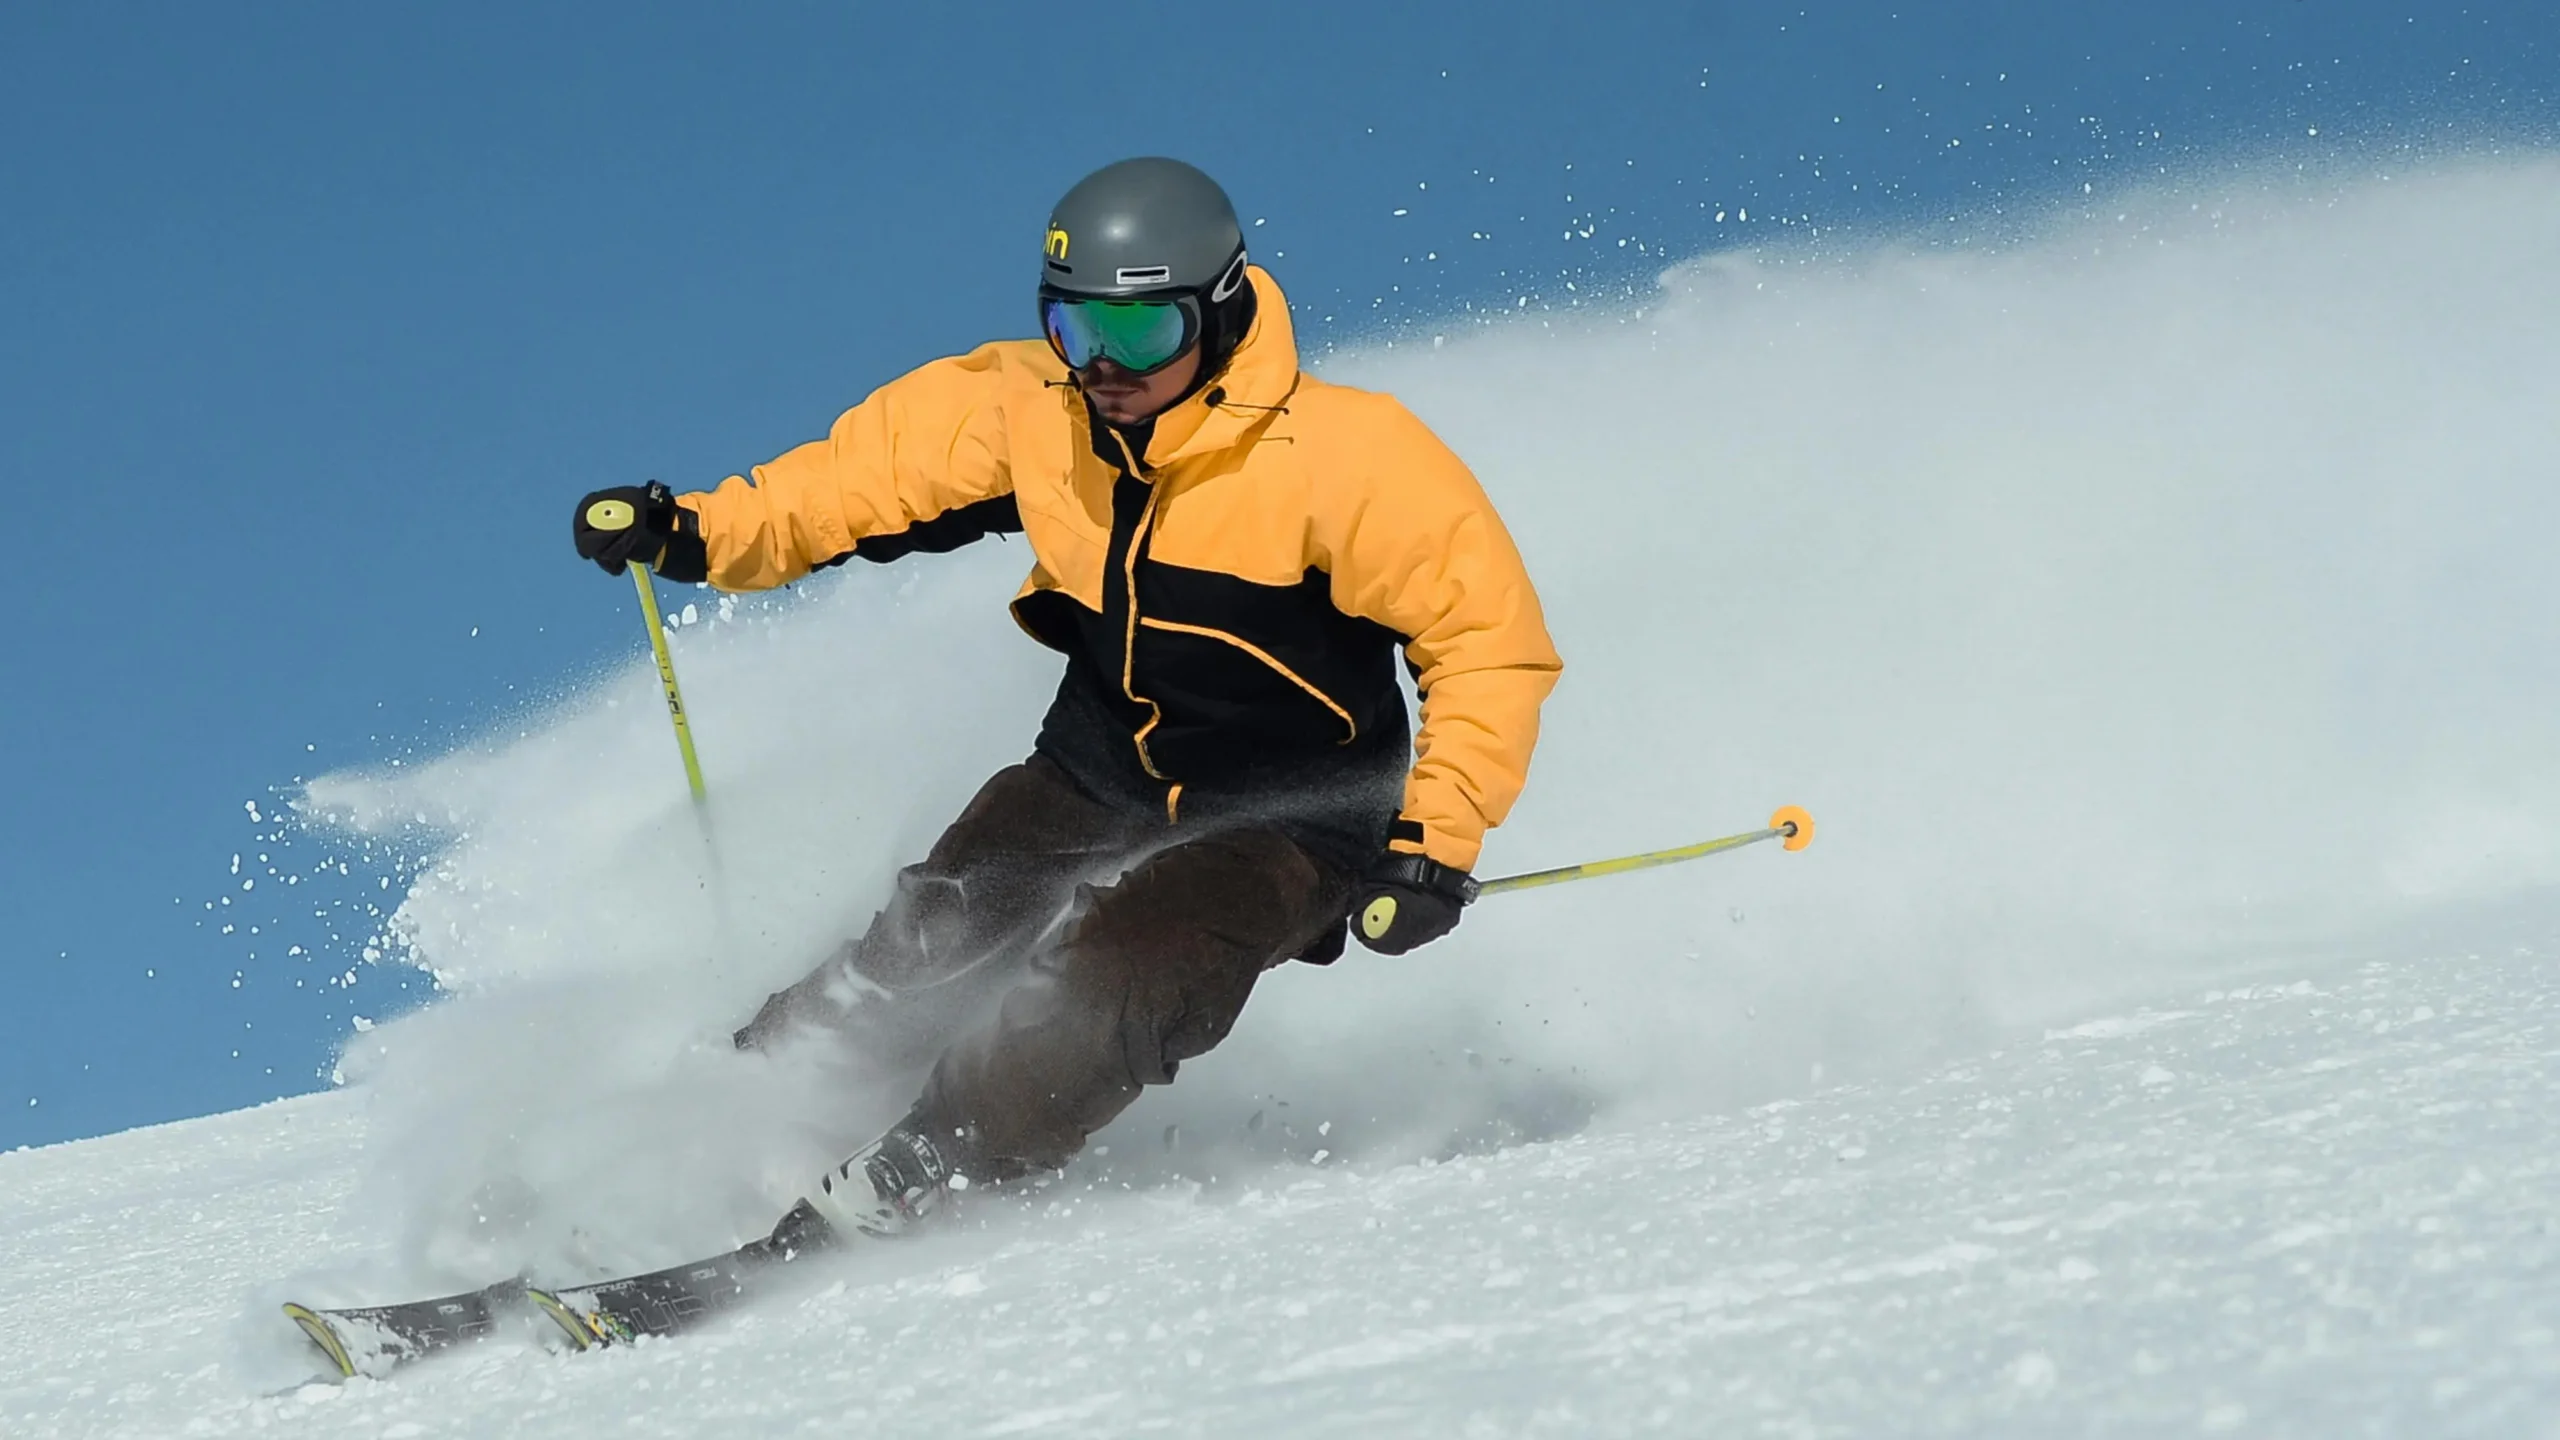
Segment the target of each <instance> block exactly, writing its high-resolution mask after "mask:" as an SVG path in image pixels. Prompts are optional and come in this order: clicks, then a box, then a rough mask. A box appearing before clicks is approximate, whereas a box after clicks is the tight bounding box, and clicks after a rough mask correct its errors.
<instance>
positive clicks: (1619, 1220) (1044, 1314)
mask: <svg viewBox="0 0 2560 1440" xmlns="http://www.w3.org/2000/svg"><path fill="white" fill-rule="evenodd" d="M2296 973H2297V976H2298V978H2292V979H2288V980H2280V981H2263V982H2261V983H2258V984H2254V985H2249V986H2245V987H2240V988H2235V989H2233V990H2230V991H2228V992H2223V991H2208V992H2203V993H2190V994H2182V995H2179V996H2176V997H2168V998H2167V1003H2164V1004H2163V1005H2161V1006H2158V1007H2155V1008H2148V1009H2137V1010H2132V1011H2128V1012H2126V1013H2123V1014H2121V1015H2116V1016H2112V1017H2106V1018H2101V1019H2097V1020H2093V1021H2090V1022H2088V1023H2082V1024H2077V1025H2073V1026H2069V1027H2066V1028H2060V1029H2056V1030H2053V1031H2051V1032H2049V1033H2046V1034H2044V1035H2043V1036H2042V1037H2041V1038H2040V1039H2030V1040H2028V1041H2027V1042H2026V1043H2022V1044H2019V1045H2016V1046H2013V1047H2010V1048H2007V1049H2004V1050H2001V1051H1998V1052H1995V1053H1989V1054H1984V1055H1980V1056H1976V1057H1973V1058H1970V1059H1967V1060H1965V1061H1962V1062H1960V1063H1956V1064H1952V1065H1948V1066H1945V1067H1943V1068H1940V1069H1937V1070H1935V1071H1932V1072H1930V1073H1927V1074H1923V1075H1920V1076H1917V1077H1913V1078H1909V1079H1906V1080H1903V1081H1898V1082H1894V1083H1890V1084H1877V1085H1864V1086H1850V1087H1840V1088H1833V1089H1825V1090H1818V1091H1815V1092H1813V1093H1810V1094H1808V1095H1805V1096H1804V1097H1802V1098H1801V1099H1796V1100H1788V1101H1779V1102H1776V1103H1772V1104H1769V1105H1765V1106H1762V1107H1759V1108H1756V1109H1753V1110H1749V1111H1746V1112H1740V1113H1734V1114H1727V1115H1721V1116H1711V1117H1703V1118H1692V1119H1687V1120H1679V1121H1662V1122H1654V1123H1648V1124H1641V1125H1635V1126H1630V1127H1626V1128H1623V1129H1604V1130H1602V1131H1599V1132H1595V1133H1588V1134H1584V1135H1579V1136H1575V1137H1572V1138H1569V1139H1563V1140H1556V1141H1550V1142H1545V1143H1536V1144H1528V1145H1521V1146H1515V1147H1511V1148H1507V1149H1502V1150H1498V1151H1495V1152H1492V1153H1485V1154H1472V1155H1461V1156H1457V1157H1453V1158H1450V1159H1446V1160H1442V1161H1438V1162H1436V1163H1434V1162H1421V1163H1401V1164H1391V1165H1380V1166H1375V1167H1365V1166H1353V1167H1350V1168H1338V1167H1336V1166H1334V1165H1330V1164H1328V1165H1310V1164H1305V1163H1302V1162H1300V1163H1288V1164H1277V1165H1272V1166H1267V1167H1265V1168H1263V1169H1262V1170H1260V1171H1258V1172H1257V1173H1255V1174H1254V1175H1253V1176H1252V1177H1251V1178H1250V1179H1249V1180H1247V1181H1243V1182H1240V1183H1223V1184H1210V1185H1206V1186H1199V1185H1189V1184H1161V1185H1156V1186H1150V1187H1146V1188H1136V1189H1122V1188H1118V1187H1116V1186H1111V1185H1103V1184H1091V1183H1087V1184H1076V1183H1072V1182H1070V1183H1068V1184H1065V1185H1062V1186H1060V1187H1057V1188H1056V1189H1054V1190H1052V1191H1050V1192H1047V1193H1044V1194H1041V1195H1038V1196H1033V1197H1026V1198H1024V1199H1020V1200H1007V1201H1003V1202H998V1203H991V1204H981V1205H980V1206H978V1207H977V1208H976V1209H974V1210H973V1211H971V1212H970V1213H968V1214H967V1215H966V1216H964V1217H963V1218H962V1219H961V1220H960V1221H959V1222H958V1223H957V1224H955V1225H954V1226H953V1228H952V1229H951V1230H950V1231H949V1232H948V1233H944V1234H940V1235H936V1236H933V1237H930V1238H926V1239H921V1240H916V1241H912V1242H908V1243H904V1244H901V1245H898V1246H895V1247H892V1248H887V1249H871V1250H866V1251H863V1252H858V1253H854V1254H849V1255H843V1256H839V1257H829V1258H826V1259H823V1260H819V1261H813V1262H811V1263H810V1264H809V1267H808V1271H807V1273H806V1274H804V1275H801V1276H798V1277H795V1283H794V1284H793V1285H792V1286H791V1287H790V1289H789V1290H788V1291H787V1292H786V1293H782V1294H778V1295H776V1296H774V1297H772V1298H771V1299H770V1300H769V1301H768V1302H767V1303H764V1304H761V1305H758V1306H755V1307H753V1308H751V1309H750V1310H748V1311H747V1312H746V1313H744V1314H741V1315H739V1316H738V1317H736V1318H735V1319H732V1320H729V1321H727V1322H725V1323H721V1324H718V1325H716V1326H715V1327H714V1328H712V1329H709V1330H707V1331H705V1332H703V1333H700V1334H697V1335H693V1336H688V1337H684V1338H681V1339H678V1340H674V1341H667V1342H658V1343H649V1344H644V1345H642V1346H640V1347H637V1348H635V1349H631V1350H627V1351H619V1352H604V1353H600V1354H589V1355H583V1356H572V1355H561V1354H554V1353H551V1352H550V1351H548V1350H546V1349H544V1348H542V1346H541V1345H540V1344H539V1343H537V1340H536V1339H535V1338H534V1335H533V1332H531V1331H528V1332H527V1333H526V1334H525V1335H524V1336H521V1337H509V1338H504V1339H499V1340H494V1341H491V1342H488V1343H486V1344H484V1345H482V1346H481V1347H479V1348H477V1349H475V1350H472V1351H468V1352H464V1353H461V1354H457V1355H454V1356H451V1357H449V1358H444V1359H440V1360H432V1361H428V1362H426V1363H423V1364H420V1365H418V1366H416V1367H414V1368H412V1369H410V1370H408V1371H406V1372H403V1373H400V1374H398V1375H397V1376H395V1377H394V1378H392V1379H390V1380H388V1381H380V1382H377V1381H371V1380H357V1381H353V1382H350V1383H347V1384H344V1385H339V1384H329V1383H318V1382H313V1383H307V1384H301V1385H298V1386H297V1385H295V1384H294V1380H295V1377H296V1375H297V1373H308V1372H309V1371H310V1369H311V1366H312V1363H313V1362H314V1361H315V1360H316V1357H315V1356H313V1355H310V1354H308V1353H305V1352H303V1351H302V1350H301V1349H300V1342H299V1340H298V1337H296V1336H295V1335H294V1334H293V1332H292V1331H291V1329H290V1327H289V1326H287V1325H286V1324H285V1322H284V1321H283V1320H282V1319H281V1318H280V1317H278V1316H276V1315H275V1314H274V1313H273V1312H272V1311H267V1310H264V1309H260V1310H258V1311H257V1312H256V1313H252V1314H243V1304H244V1297H248V1296H251V1295H263V1294H264V1293H265V1292H266V1291H267V1290H268V1289H269V1284H268V1282H269V1281H270V1280H271V1278H272V1277H273V1276H275V1275H277V1274H281V1273H284V1272H286V1271H288V1270H291V1269H292V1268H294V1267H295V1266H296V1265H298V1264H300V1263H302V1262H303V1261H304V1260H305V1259H306V1258H307V1257H309V1256H311V1255H313V1254H315V1253H322V1252H325V1251H327V1250H329V1249H330V1248H331V1247H333V1246H335V1245H338V1244H341V1243H343V1242H344V1236H343V1234H342V1233H341V1232H340V1230H339V1229H338V1227H337V1225H336V1223H335V1220H334V1218H333V1217H334V1216H336V1215H337V1214H338V1213H339V1212H338V1206H339V1204H340V1202H341V1201H343V1200H344V1199H345V1197H346V1196H347V1195H348V1194H349V1193H350V1191H351V1190H352V1189H353V1187H354V1183H355V1180H354V1175H353V1173H352V1167H351V1165H350V1162H349V1156H350V1155H351V1154H352V1153H353V1152H354V1151H355V1149H356V1144H357V1142H358V1140H359V1139H360V1138H361V1135H362V1132H363V1130H364V1126H365V1118H364V1109H363V1106H362V1104H361V1102H360V1100H359V1099H358V1098H357V1097H352V1096H338V1095H331V1096H323V1097H317V1098H313V1099H306V1100H295V1101H287V1102H284V1103H280V1104H277V1105H273V1106H269V1107H266V1108H264V1109H261V1110H256V1111H250V1112H245V1113H242V1114H236V1115H228V1116H221V1117H217V1118H214V1119H210V1120H202V1121H191V1122H187V1123H184V1124H179V1125H171V1126H165V1127H161V1128H159V1129H154V1130H148V1131H139V1132H134V1133H131V1134H125V1135H118V1136H112V1137H109V1138H106V1139H102V1140H93V1141H84V1142H81V1143H78V1144H74V1145H65V1146H58V1147H54V1148H52V1149H49V1150H43V1151H37V1152H32V1153H22V1154H16V1155H11V1156H7V1157H0V1194H5V1196H6V1199H5V1201H0V1226H5V1233H6V1235H7V1239H8V1245H9V1253H10V1254H11V1255H12V1256H13V1257H14V1258H13V1261H12V1264H11V1269H12V1272H13V1277H12V1285H11V1293H10V1297H9V1301H8V1304H7V1307H6V1309H5V1310H0V1353H5V1354H7V1355H8V1356H9V1357H10V1359H9V1364H8V1367H7V1372H6V1373H7V1375H8V1379H7V1382H6V1383H5V1385H0V1431H5V1432H6V1433H8V1434H13V1435H47V1436H62V1437H76V1436H92V1435H95V1436H108V1435H118V1436H175V1435H206V1436H220V1435H247V1434H270V1433H282V1434H295V1433H305V1434H333V1435H368V1436H428V1435H453V1436H502V1435H527V1436H537V1435H557V1434H567V1433H580V1434H617V1435H632V1436H649V1435H669V1436H679V1435H683V1436H690V1435H706V1434H737V1435H763V1434H772V1435H792V1434H811V1435H840V1434H872V1435H934V1436H997V1435H1096V1436H1102V1435H1128V1434H1149V1433H1165V1434H1177V1435H1195V1434H1196V1435H1222V1436H1224V1435H1232V1436H1256V1435H1380V1436H1389V1435H1450V1436H1470V1435H1558V1436H1590V1435H1612V1434H1661V1435H1784V1436H1824V1435H1841V1436H1865V1435H1888V1434H1892V1435H1913V1434H1927V1435H2002V1434H2008V1435H2052V1434H2188V1433H2204V1434H2214V1433H2231V1434H2246V1435H2300V1436H2349V1435H2393V1436H2400V1435H2406V1436H2421V1435H2423V1436H2452V1435H2499V1436H2551V1435H2560V1229H2555V1222H2560V1203H2556V1202H2555V1199H2554V1197H2555V1196H2560V1107H2555V1106H2554V1104H2553V1103H2552V1102H2553V1098H2554V1093H2555V1085H2560V962H2556V961H2555V958H2554V954H2553V953H2552V952H2550V951H2547V950H2546V951H2542V952H2540V953H2517V954H2511V955H2505V956H2495V957H2470V956H2465V957H2426V958H2415V957H2413V958H2406V959H2399V960H2394V961H2389V962H2380V963H2344V964H2332V965H2329V966H2325V967H2310V968H2304V969H2301V970H2299V971H2298V972H2296ZM262 1392H263V1393H262Z"/></svg>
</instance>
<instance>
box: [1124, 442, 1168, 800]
mask: <svg viewBox="0 0 2560 1440" xmlns="http://www.w3.org/2000/svg"><path fill="white" fill-rule="evenodd" d="M1111 442H1112V443H1113V444H1115V445H1117V446H1119V447H1120V458H1121V463H1122V464H1124V465H1126V466H1127V467H1128V473H1129V475H1130V476H1131V477H1132V478H1134V479H1137V480H1139V481H1141V482H1143V483H1144V484H1145V485H1146V487H1147V503H1146V504H1145V505H1143V506H1141V507H1140V508H1139V510H1138V523H1137V524H1136V525H1135V526H1134V527H1132V528H1131V530H1130V533H1129V549H1128V551H1127V552H1126V553H1125V554H1123V555H1122V556H1121V557H1120V583H1121V584H1122V586H1123V587H1125V588H1124V592H1123V593H1124V594H1125V596H1126V598H1127V599H1128V602H1129V616H1128V620H1127V622H1126V624H1125V625H1124V626H1123V628H1122V632H1121V636H1120V693H1121V694H1123V695H1126V696H1128V697H1129V703H1131V704H1133V705H1144V706H1146V707H1147V710H1148V715H1147V723H1146V724H1144V725H1141V726H1139V727H1138V733H1137V734H1135V735H1133V736H1131V737H1130V743H1131V744H1133V745H1135V746H1136V747H1137V750H1138V768H1140V769H1142V770H1144V771H1146V772H1147V774H1148V775H1150V776H1152V777H1153V778H1155V779H1158V780H1162V781H1165V782H1166V784H1167V785H1168V786H1169V787H1170V788H1168V789H1167V790H1166V791H1165V797H1164V815H1165V820H1166V822H1167V823H1171V822H1172V821H1173V820H1174V818H1175V817H1176V815H1177V814H1178V813H1179V811H1180V807H1181V800H1182V787H1181V786H1180V785H1178V784H1174V783H1173V780H1172V777H1171V776H1168V775H1166V774H1165V773H1164V772H1163V771H1161V770H1158V769H1157V768H1156V762H1155V758H1154V757H1153V756H1151V755H1149V754H1148V753H1147V736H1148V735H1149V734H1150V733H1152V732H1153V731H1154V730H1155V728H1156V726H1158V725H1160V724H1162V723H1164V707H1163V706H1161V705H1158V704H1157V703H1156V702H1154V701H1153V700H1150V699H1148V698H1147V697H1146V696H1144V695H1141V694H1139V693H1138V688H1137V675H1136V671H1137V664H1138V552H1139V551H1140V550H1142V549H1144V548H1146V543H1147V531H1148V530H1149V529H1151V528H1152V527H1153V526H1154V524H1155V518H1156V504H1157V502H1158V501H1160V500H1162V499H1163V498H1164V488H1163V486H1162V485H1160V484H1158V483H1157V482H1156V481H1154V480H1153V479H1151V478H1149V477H1148V475H1147V473H1146V467H1145V466H1144V465H1142V464H1140V463H1139V461H1138V457H1137V455H1136V453H1135V452H1133V451H1132V450H1130V448H1129V440H1128V437H1127V436H1124V435H1122V434H1121V433H1120V432H1119V431H1118V430H1116V429H1115V430H1113V431H1112V432H1111Z"/></svg>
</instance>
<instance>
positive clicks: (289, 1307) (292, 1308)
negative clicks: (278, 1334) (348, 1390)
mask: <svg viewBox="0 0 2560 1440" xmlns="http://www.w3.org/2000/svg"><path fill="white" fill-rule="evenodd" d="M284 1313H285V1318H286V1319H288V1320H291V1321H292V1322H293V1323H294V1324H296V1325H299V1326H301V1327H302V1333H303V1334H305V1335H307V1336H309V1337H311V1343H312V1344H314V1345H316V1346H318V1347H319V1348H320V1353H321V1354H323V1355H326V1356H328V1357H329V1363H330V1364H332V1365H335V1366H337V1367H338V1378H339V1379H341V1380H352V1379H354V1378H355V1375H356V1362H355V1360H354V1359H353V1358H352V1357H351V1356H349V1355H348V1354H347V1344H346V1342H345V1341H344V1340H341V1339H339V1338H338V1332H337V1331H336V1330H335V1329H334V1328H332V1327H331V1326H330V1324H329V1322H328V1321H327V1320H326V1319H324V1318H322V1316H321V1315H320V1313H319V1312H318V1311H316V1310H313V1309H312V1308H311V1307H310V1306H308V1305H296V1304H294V1303H293V1302H291V1301H287V1302H285V1307H284Z"/></svg>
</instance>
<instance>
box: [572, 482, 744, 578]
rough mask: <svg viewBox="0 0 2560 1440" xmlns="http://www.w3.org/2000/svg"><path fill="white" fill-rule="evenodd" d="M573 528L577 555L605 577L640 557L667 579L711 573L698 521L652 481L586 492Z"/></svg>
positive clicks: (620, 570) (705, 576)
mask: <svg viewBox="0 0 2560 1440" xmlns="http://www.w3.org/2000/svg"><path fill="white" fill-rule="evenodd" d="M572 528H573V534H574V536H575V538H576V540H577V542H578V554H579V555H580V556H582V557H584V558H586V559H589V560H593V561H594V562H596V563H597V564H598V565H601V566H603V567H604V570H605V573H606V574H608V575H619V574H621V573H622V571H623V567H625V566H627V565H629V564H630V563H631V562H632V561H634V560H638V561H640V562H641V563H642V564H645V565H647V566H648V567H649V568H651V569H653V570H655V571H657V572H658V573H659V574H661V575H664V576H666V577H667V578H668V579H670V580H677V581H682V582H685V583H687V584H691V583H694V582H697V581H701V580H705V579H708V578H709V577H710V574H711V557H710V554H709V552H707V551H706V550H705V549H704V548H703V544H702V526H701V521H700V520H699V519H698V518H697V517H696V516H695V515H694V513H693V512H692V511H690V510H687V509H686V508H684V507H683V506H681V505H678V504H677V503H676V497H675V492H674V491H672V490H669V489H668V488H667V487H666V486H664V485H662V484H660V483H658V482H657V481H655V480H652V481H650V482H649V483H648V484H647V485H646V486H640V485H616V486H614V487H613V488H612V489H610V490H598V491H596V492H594V493H593V494H590V495H589V496H587V498H585V499H583V500H581V501H579V502H578V513H577V515H576V517H575V519H574V522H573V527H572Z"/></svg>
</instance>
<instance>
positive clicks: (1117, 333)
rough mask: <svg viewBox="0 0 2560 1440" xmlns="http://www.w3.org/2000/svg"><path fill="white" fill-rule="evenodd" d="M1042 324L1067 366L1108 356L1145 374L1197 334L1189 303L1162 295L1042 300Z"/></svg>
mask: <svg viewBox="0 0 2560 1440" xmlns="http://www.w3.org/2000/svg"><path fill="white" fill-rule="evenodd" d="M1040 323H1041V327H1042V328H1043V329H1045V330H1046V331H1047V332H1048V334H1049V344H1050V345H1051V346H1052V347H1054V348H1055V349H1056V350H1057V352H1058V358H1059V359H1061V360H1064V361H1066V362H1067V368H1068V369H1070V370H1081V369H1083V368H1084V367H1086V366H1087V365H1090V364H1092V363H1093V362H1094V361H1096V360H1109V361H1111V362H1112V363H1113V364H1116V365H1119V366H1121V367H1122V368H1124V369H1128V370H1133V371H1136V372H1137V373H1139V374H1141V375H1143V374H1146V373H1147V372H1148V371H1151V370H1161V369H1163V368H1164V367H1165V366H1167V365H1169V364H1171V363H1173V362H1174V361H1175V360H1177V359H1180V358H1181V356H1182V352H1183V351H1185V350H1188V349H1190V348H1191V342H1192V341H1193V340H1194V339H1195V338H1197V332H1198V328H1199V327H1198V324H1197V322H1195V321H1194V320H1193V319H1192V311H1191V309H1190V307H1189V306H1186V305H1182V304H1179V303H1177V302H1173V301H1165V300H1061V299H1056V298H1051V299H1047V300H1043V301H1041V302H1040Z"/></svg>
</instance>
